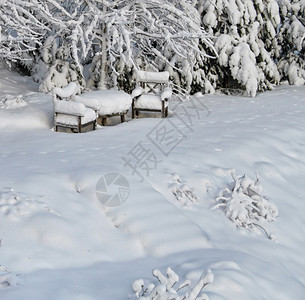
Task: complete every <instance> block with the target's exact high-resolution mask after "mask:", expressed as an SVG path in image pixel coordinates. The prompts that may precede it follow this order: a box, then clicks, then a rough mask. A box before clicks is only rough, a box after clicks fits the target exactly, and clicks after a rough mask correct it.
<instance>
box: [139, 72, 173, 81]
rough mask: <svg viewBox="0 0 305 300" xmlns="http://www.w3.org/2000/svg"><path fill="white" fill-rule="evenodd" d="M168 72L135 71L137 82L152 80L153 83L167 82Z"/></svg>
mask: <svg viewBox="0 0 305 300" xmlns="http://www.w3.org/2000/svg"><path fill="white" fill-rule="evenodd" d="M168 80H169V72H167V71H164V72H147V71H137V81H138V82H141V81H143V82H154V83H168Z"/></svg>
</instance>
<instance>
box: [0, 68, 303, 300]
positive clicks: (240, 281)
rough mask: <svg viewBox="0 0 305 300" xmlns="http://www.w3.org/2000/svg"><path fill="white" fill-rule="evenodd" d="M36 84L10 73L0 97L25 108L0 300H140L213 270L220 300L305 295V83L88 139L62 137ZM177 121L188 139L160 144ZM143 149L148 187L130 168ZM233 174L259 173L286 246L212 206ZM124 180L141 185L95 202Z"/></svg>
mask: <svg viewBox="0 0 305 300" xmlns="http://www.w3.org/2000/svg"><path fill="white" fill-rule="evenodd" d="M36 89H37V87H36V86H35V85H33V84H32V82H31V80H30V79H29V78H25V77H20V76H19V75H16V74H14V73H10V72H8V71H4V70H0V99H1V98H2V97H9V98H10V99H12V98H14V97H17V96H18V95H23V99H24V101H25V102H26V104H27V105H24V106H22V107H19V106H15V105H11V106H0V140H1V143H0V160H1V175H0V176H1V177H0V179H1V180H0V299H6V300H19V299H44V300H48V299H50V300H54V299H56V300H66V299H73V300H74V299H75V300H76V299H81V300H88V299H90V300H93V299H96V300H97V299H99V300H101V299H104V300H109V299H111V300H122V299H135V297H134V294H133V291H132V284H133V283H134V282H135V281H136V280H139V279H140V280H142V279H143V280H144V281H147V282H152V281H153V275H152V271H153V270H155V269H158V270H160V271H161V272H162V273H163V274H165V272H166V270H167V268H168V267H170V268H171V269H172V270H173V271H175V272H176V273H177V274H178V275H179V277H180V279H181V281H183V280H190V281H191V282H192V283H196V282H198V280H199V279H200V276H201V274H202V273H205V272H206V271H207V270H211V272H212V273H213V275H214V281H213V282H211V283H210V284H209V285H207V286H206V287H205V288H204V292H205V294H206V295H208V296H209V298H210V299H211V300H224V299H228V300H229V299H230V300H231V299H232V300H236V299H247V300H252V299H253V300H256V299H277V300H291V299H304V295H305V260H304V250H305V231H304V228H305V218H304V211H305V191H304V180H305V156H304V149H305V135H304V132H305V118H304V112H305V98H304V94H305V87H304V86H299V87H291V86H281V87H279V88H276V89H275V90H274V91H271V92H266V93H263V94H259V95H257V97H255V98H245V97H238V96H234V97H233V96H223V95H204V96H200V95H197V96H196V97H193V98H192V100H191V102H190V101H185V102H183V103H179V104H178V102H177V103H173V101H172V102H171V103H170V109H171V110H172V111H171V112H170V115H169V117H168V118H167V119H161V118H151V117H148V116H146V115H145V116H144V117H142V118H138V119H134V120H132V119H131V118H130V113H129V114H128V116H127V122H125V123H122V124H120V123H119V120H117V124H115V126H106V127H100V126H99V127H98V128H97V130H96V131H88V132H85V133H82V134H74V133H68V132H55V131H53V130H52V127H53V118H52V115H53V111H52V109H53V106H52V97H51V95H45V94H41V93H37V92H35V91H36ZM174 104H176V107H175V105H174ZM191 104H192V105H191ZM195 104H196V105H195ZM201 105H204V106H201ZM174 107H175V109H173V108H174ZM196 107H197V109H196ZM199 107H200V108H202V107H205V108H207V110H204V109H199ZM187 110H190V114H189V117H186V116H185V113H186V111H187ZM149 116H150V115H149ZM156 116H157V114H156ZM158 116H159V115H158ZM183 116H184V117H183ZM166 126H168V128H167V129H168V130H167V132H169V133H170V132H175V135H174V136H172V138H176V139H177V138H179V143H178V142H177V143H171V144H168V143H170V141H171V140H170V139H165V138H164V139H163V140H162V141H165V143H163V144H159V145H158V146H157V144H156V143H155V142H156V141H157V140H158V141H159V142H160V140H161V138H162V137H163V136H162V135H161V136H159V135H157V133H159V134H160V132H161V133H162V132H164V130H163V131H162V130H161V129H162V128H163V129H164V128H166ZM170 126H171V127H170ZM174 141H176V140H174ZM139 145H142V146H143V147H145V148H146V149H149V151H150V152H146V153H150V154H152V156H151V157H153V156H155V157H156V159H157V163H155V164H154V166H153V167H152V168H150V169H144V170H145V172H146V173H145V172H144V171H143V172H144V173H143V177H144V180H141V178H140V177H139V176H138V175H137V173H136V172H133V170H132V169H131V168H130V166H129V165H128V164H126V162H124V160H123V159H122V158H124V157H125V158H128V159H130V160H131V159H132V158H134V157H133V156H132V155H134V154H135V153H136V151H135V150H136V149H140V148H139ZM173 145H174V146H173ZM163 146H164V147H165V148H162V147H163ZM137 147H138V148H137ZM169 147H171V148H169ZM168 149H170V151H168ZM151 157H150V158H151ZM128 159H127V161H129V160H128ZM138 159H139V157H138ZM150 162H152V160H150ZM141 170H143V168H142V169H141V168H139V169H138V171H141ZM233 170H235V171H236V173H237V174H239V175H243V174H247V176H249V177H250V178H251V179H252V180H254V179H255V178H256V173H257V174H258V175H259V178H260V183H261V185H262V186H263V194H264V196H265V197H266V198H268V200H270V202H272V203H274V205H276V207H277V208H278V213H279V215H278V216H277V218H276V220H275V221H273V222H270V223H268V222H267V223H266V224H265V229H266V231H267V232H268V233H270V234H273V235H274V237H275V240H270V239H268V238H266V235H265V233H264V232H263V231H258V232H251V231H248V230H246V229H245V228H243V227H238V228H237V227H235V226H234V224H233V223H232V222H231V221H230V220H229V219H228V218H226V217H225V214H224V213H223V211H221V210H220V209H217V210H211V208H212V207H213V206H215V204H217V202H216V198H217V196H218V194H219V192H220V191H221V190H222V189H224V188H225V187H227V186H228V184H230V183H232V177H231V174H232V172H233ZM148 171H149V172H148ZM113 172H116V173H119V174H122V175H124V176H125V177H126V178H127V180H128V183H129V187H130V193H129V197H128V199H127V200H126V201H125V202H124V203H123V204H122V205H120V206H118V207H115V208H111V207H106V206H104V205H103V204H102V203H101V202H100V201H99V199H98V198H97V196H96V193H95V189H96V185H97V182H98V181H99V179H100V178H101V177H103V176H104V175H105V174H107V173H113ZM148 175H149V176H148ZM174 186H175V188H174ZM180 190H181V191H182V192H183V193H182V192H180V194H179V193H178V191H180ZM173 191H175V195H176V196H175V195H174V193H173ZM181 197H182V198H183V199H184V200H183V201H182V200H181V199H182V198H181ZM187 199H188V201H187V203H188V205H183V203H184V204H185V203H186V200H187ZM178 200H179V201H178Z"/></svg>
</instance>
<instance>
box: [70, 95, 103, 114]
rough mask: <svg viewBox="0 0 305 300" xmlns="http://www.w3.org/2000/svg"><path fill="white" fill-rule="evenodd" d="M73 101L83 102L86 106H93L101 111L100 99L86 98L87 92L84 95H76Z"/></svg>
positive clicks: (92, 107)
mask: <svg viewBox="0 0 305 300" xmlns="http://www.w3.org/2000/svg"><path fill="white" fill-rule="evenodd" d="M73 101H74V102H76V103H82V104H84V105H85V106H86V107H88V108H91V109H93V110H95V111H99V110H100V108H101V103H100V101H98V100H96V99H86V94H84V96H74V97H73Z"/></svg>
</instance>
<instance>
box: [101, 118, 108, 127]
mask: <svg viewBox="0 0 305 300" xmlns="http://www.w3.org/2000/svg"><path fill="white" fill-rule="evenodd" d="M102 125H103V126H106V125H107V118H102Z"/></svg>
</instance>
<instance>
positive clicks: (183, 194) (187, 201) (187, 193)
mask: <svg viewBox="0 0 305 300" xmlns="http://www.w3.org/2000/svg"><path fill="white" fill-rule="evenodd" d="M170 190H171V192H172V194H173V195H174V196H175V198H176V200H177V201H178V202H179V203H180V204H181V205H182V206H183V207H186V208H189V207H191V206H192V205H194V204H195V203H197V202H198V198H197V196H196V195H195V193H194V191H193V189H191V188H189V187H188V185H187V184H186V183H183V181H182V179H181V178H180V176H179V175H174V176H173V183H171V184H170Z"/></svg>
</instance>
